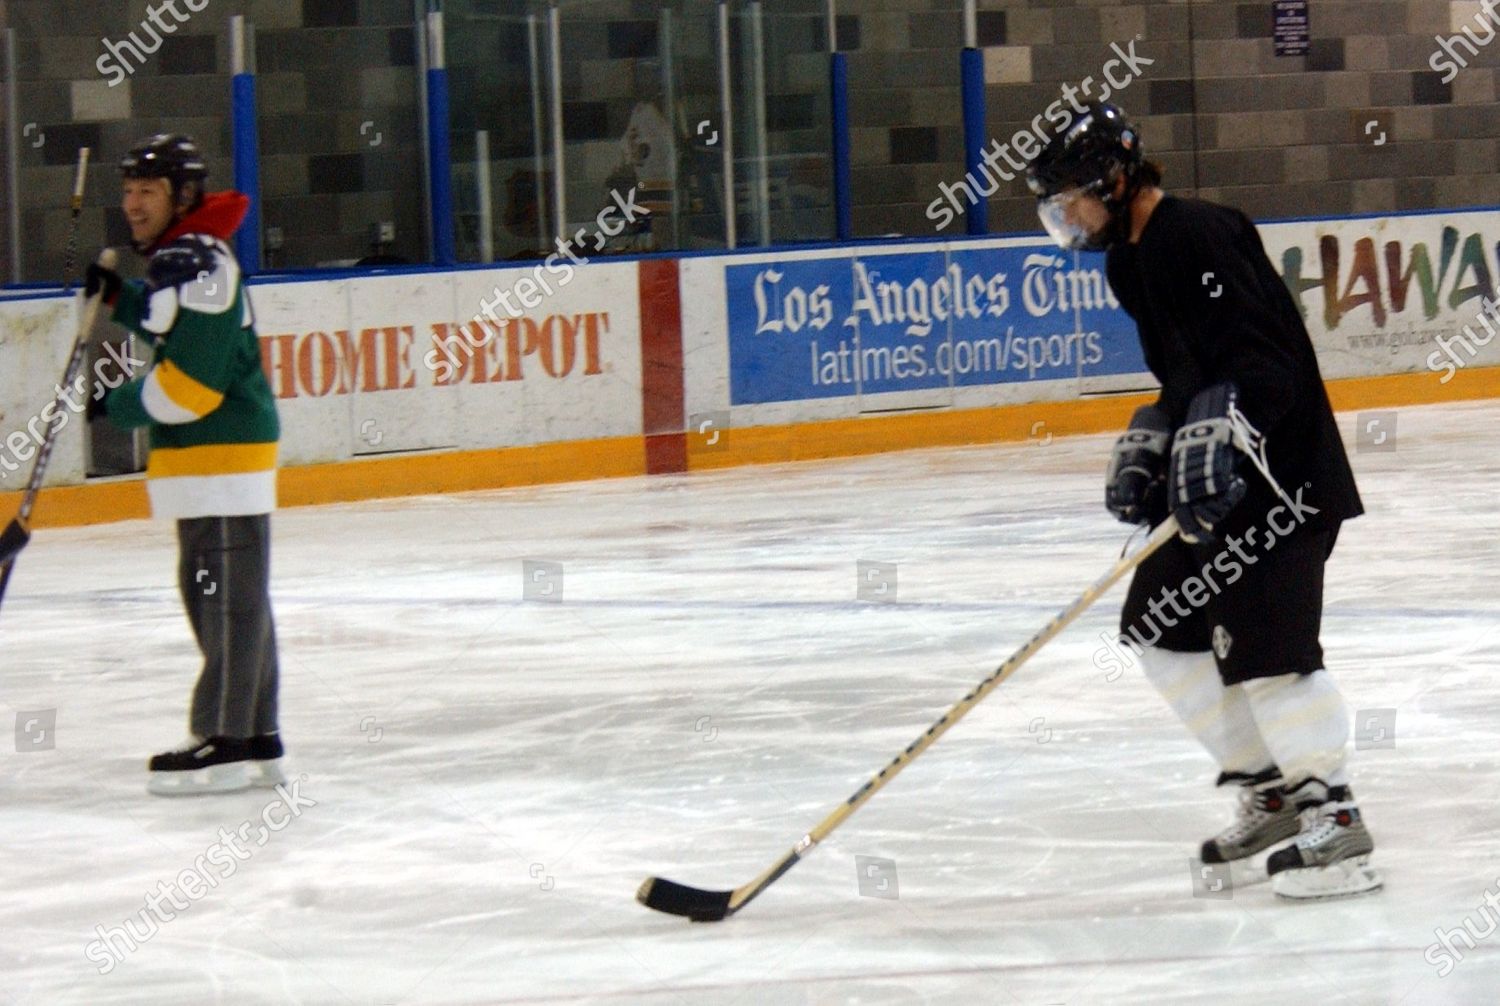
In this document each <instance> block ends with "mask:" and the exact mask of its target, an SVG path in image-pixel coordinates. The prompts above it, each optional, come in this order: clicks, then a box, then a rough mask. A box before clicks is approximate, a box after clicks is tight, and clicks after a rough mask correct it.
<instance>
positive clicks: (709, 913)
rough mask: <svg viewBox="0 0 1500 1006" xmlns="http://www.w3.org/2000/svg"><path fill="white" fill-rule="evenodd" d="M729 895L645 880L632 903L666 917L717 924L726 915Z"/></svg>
mask: <svg viewBox="0 0 1500 1006" xmlns="http://www.w3.org/2000/svg"><path fill="white" fill-rule="evenodd" d="M733 895H734V892H733V891H704V890H700V889H699V888H696V887H688V886H687V885H686V884H678V883H674V882H673V881H670V880H663V879H662V878H661V877H648V878H647V879H646V882H645V883H643V884H641V889H640V890H638V891H636V892H635V900H637V901H639V902H640V903H641V904H643V905H645V906H646V907H647V908H652V909H655V910H656V911H658V912H666V913H667V914H668V915H685V916H687V917H688V918H690V919H692V920H693V921H694V922H720V921H722V920H723V919H725V918H726V917H728V915H729V899H730V898H731V897H732V896H733Z"/></svg>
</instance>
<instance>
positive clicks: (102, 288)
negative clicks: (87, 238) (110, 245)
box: [83, 262, 123, 304]
mask: <svg viewBox="0 0 1500 1006" xmlns="http://www.w3.org/2000/svg"><path fill="white" fill-rule="evenodd" d="M121 285H123V281H122V280H121V279H120V274H119V273H117V272H115V271H114V270H113V269H106V268H104V266H102V265H100V264H99V263H98V262H90V263H89V268H88V271H87V272H86V273H84V278H83V293H84V296H86V297H92V296H93V295H94V294H96V293H100V292H102V293H103V294H104V303H106V304H113V303H114V302H115V301H116V300H118V299H119V297H120V287H121Z"/></svg>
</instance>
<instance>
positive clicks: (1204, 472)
mask: <svg viewBox="0 0 1500 1006" xmlns="http://www.w3.org/2000/svg"><path fill="white" fill-rule="evenodd" d="M1238 394H1239V392H1238V391H1237V389H1236V388H1235V386H1234V385H1233V384H1231V383H1228V382H1225V383H1224V384H1216V385H1214V386H1213V387H1211V388H1206V389H1204V390H1203V391H1200V392H1198V394H1197V396H1196V397H1194V398H1193V401H1192V402H1191V404H1189V405H1188V412H1187V421H1186V422H1184V423H1183V424H1182V429H1180V430H1178V431H1177V436H1176V437H1175V438H1174V439H1173V441H1172V465H1171V469H1170V471H1169V473H1168V475H1167V483H1168V491H1169V493H1170V498H1171V506H1172V512H1173V513H1175V514H1176V515H1177V523H1178V524H1180V525H1182V537H1183V538H1184V539H1185V540H1186V541H1189V542H1195V543H1196V542H1209V541H1213V540H1214V538H1215V537H1216V535H1215V532H1214V528H1215V527H1217V526H1218V524H1219V523H1220V522H1221V521H1223V519H1224V518H1225V516H1226V515H1228V513H1229V511H1230V510H1233V509H1234V507H1235V504H1237V503H1239V501H1240V500H1242V499H1244V498H1245V491H1246V488H1247V487H1246V485H1245V480H1244V479H1242V478H1240V477H1239V475H1237V474H1235V468H1236V467H1237V466H1238V464H1239V459H1240V450H1239V448H1238V447H1236V446H1235V443H1234V428H1233V424H1232V423H1231V422H1230V418H1229V417H1230V413H1231V412H1232V411H1233V410H1234V405H1235V401H1236V399H1237V397H1238Z"/></svg>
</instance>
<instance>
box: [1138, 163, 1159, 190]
mask: <svg viewBox="0 0 1500 1006" xmlns="http://www.w3.org/2000/svg"><path fill="white" fill-rule="evenodd" d="M1135 177H1136V178H1137V179H1138V180H1139V182H1140V184H1141V185H1143V186H1144V185H1160V184H1161V178H1162V167H1161V165H1160V164H1157V163H1156V162H1155V161H1142V162H1141V166H1140V167H1139V168H1137V169H1136V172H1135Z"/></svg>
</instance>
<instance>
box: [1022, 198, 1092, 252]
mask: <svg viewBox="0 0 1500 1006" xmlns="http://www.w3.org/2000/svg"><path fill="white" fill-rule="evenodd" d="M1036 215H1037V216H1038V217H1039V218H1040V219H1041V221H1042V226H1043V227H1044V228H1046V230H1047V233H1048V235H1050V236H1051V238H1052V240H1053V241H1055V242H1057V246H1058V247H1059V248H1062V249H1064V250H1065V251H1076V250H1083V251H1099V250H1100V249H1102V248H1103V247H1104V246H1105V240H1104V239H1105V235H1106V233H1107V232H1108V230H1109V222H1110V219H1109V210H1108V209H1107V208H1106V207H1105V205H1104V203H1103V202H1102V201H1101V200H1100V199H1099V198H1098V197H1097V196H1095V195H1094V192H1093V190H1092V189H1069V190H1067V191H1066V192H1059V193H1057V194H1056V195H1054V196H1046V197H1044V198H1041V199H1038V200H1037V204H1036Z"/></svg>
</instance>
